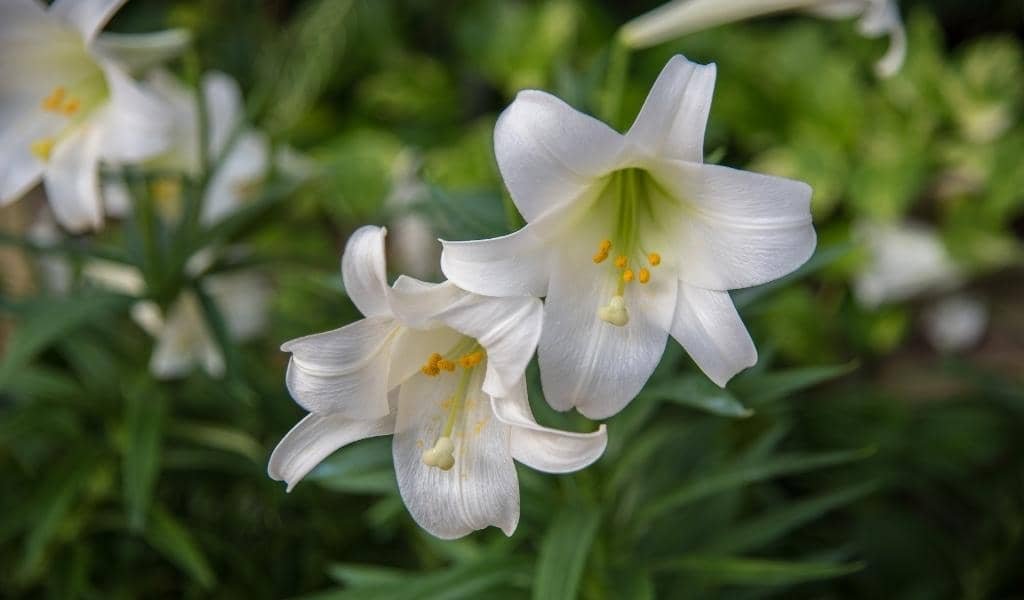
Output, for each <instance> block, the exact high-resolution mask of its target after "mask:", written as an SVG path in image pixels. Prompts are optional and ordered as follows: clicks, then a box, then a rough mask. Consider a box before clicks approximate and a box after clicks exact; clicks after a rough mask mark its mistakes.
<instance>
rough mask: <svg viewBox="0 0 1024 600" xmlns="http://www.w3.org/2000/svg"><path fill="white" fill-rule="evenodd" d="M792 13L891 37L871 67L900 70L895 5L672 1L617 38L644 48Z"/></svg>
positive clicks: (901, 37)
mask: <svg viewBox="0 0 1024 600" xmlns="http://www.w3.org/2000/svg"><path fill="white" fill-rule="evenodd" d="M794 10H804V11H809V12H811V13H813V14H815V15H818V16H820V17H825V18H829V19H851V18H858V19H859V21H858V22H857V26H858V29H859V31H860V33H861V35H863V36H865V37H869V38H876V37H881V36H883V35H888V36H889V49H888V51H887V52H886V53H885V56H883V57H882V59H881V60H879V61H878V63H876V65H875V67H876V70H877V72H878V74H879V75H880V76H882V77H889V76H891V75H893V74H895V73H896V72H897V71H899V70H900V67H902V66H903V61H904V60H905V59H906V55H907V34H906V31H905V29H904V28H903V21H902V19H900V13H899V7H898V6H897V4H896V2H895V0H675V1H674V2H669V3H667V4H663V5H662V6H659V7H658V8H656V9H654V10H652V11H650V12H648V13H646V14H643V15H641V16H639V17H637V18H635V19H633V20H632V21H630V22H629V23H626V24H625V25H623V27H622V31H621V33H620V36H621V39H622V41H623V43H624V44H625V45H626V46H629V47H633V48H647V47H649V46H654V45H655V44H660V43H661V42H664V41H667V40H670V39H673V38H676V37H679V36H682V35H685V34H688V33H693V32H695V31H701V30H703V29H708V28H711V27H715V26H718V25H724V24H726V23H732V22H734V21H742V20H744V19H749V18H752V17H759V16H763V15H770V14H776V13H781V12H787V11H794Z"/></svg>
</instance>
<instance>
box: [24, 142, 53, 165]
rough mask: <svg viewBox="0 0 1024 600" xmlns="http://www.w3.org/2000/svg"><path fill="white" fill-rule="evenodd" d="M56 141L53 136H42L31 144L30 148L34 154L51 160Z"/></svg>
mask: <svg viewBox="0 0 1024 600" xmlns="http://www.w3.org/2000/svg"><path fill="white" fill-rule="evenodd" d="M55 143H56V141H55V140H54V139H53V138H49V137H48V138H41V139H38V140H36V141H34V142H32V145H31V146H29V150H31V151H32V155H33V156H35V157H36V158H38V159H39V160H41V161H47V160H50V154H51V153H52V152H53V145H54V144H55Z"/></svg>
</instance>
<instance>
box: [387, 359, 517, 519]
mask: <svg viewBox="0 0 1024 600" xmlns="http://www.w3.org/2000/svg"><path fill="white" fill-rule="evenodd" d="M457 380H458V378H457V377H437V378H428V377H426V376H423V375H416V376H414V377H413V378H411V379H409V380H408V381H407V382H406V383H404V384H403V385H402V388H401V390H400V392H399V400H398V421H397V423H396V427H395V441H394V447H393V450H394V459H395V474H396V476H397V478H398V489H399V491H400V492H401V495H402V500H403V501H404V502H405V505H406V506H407V507H408V508H409V513H410V514H411V515H412V517H413V519H415V520H416V522H417V523H418V524H419V525H420V527H422V528H424V529H426V530H427V531H428V532H430V533H432V534H433V535H435V536H437V537H439V538H443V539H454V538H458V537H462V536H464V535H466V534H468V533H471V532H473V531H475V530H477V529H483V528H485V527H487V526H488V525H494V526H496V527H500V528H501V530H502V531H504V532H505V534H506V535H512V532H513V531H515V528H516V524H517V523H518V522H519V481H518V479H517V477H516V468H515V464H514V463H513V462H512V455H511V451H510V450H509V427H508V426H507V425H505V424H504V423H502V422H501V421H499V420H498V419H495V418H494V414H493V413H492V412H491V405H490V402H488V400H487V399H486V398H485V397H484V396H483V394H482V393H481V392H480V381H481V377H480V375H479V374H474V376H473V377H472V379H471V381H470V385H469V389H470V394H469V395H468V397H467V398H466V405H465V408H464V410H463V411H462V414H461V418H460V419H458V420H457V423H456V425H455V428H454V430H453V431H452V441H453V442H454V443H455V452H454V457H455V465H454V466H453V467H452V468H451V469H450V470H448V471H442V470H441V469H439V468H437V467H430V466H427V465H425V464H423V458H422V455H423V451H424V450H426V449H428V448H431V447H433V445H434V444H435V442H436V441H437V439H438V437H439V436H440V435H441V433H442V430H443V428H444V425H445V420H446V419H447V416H448V411H447V410H446V409H445V408H444V407H443V406H442V405H443V404H444V403H445V401H446V400H448V398H449V397H451V396H452V394H453V393H454V391H455V387H456V381H457Z"/></svg>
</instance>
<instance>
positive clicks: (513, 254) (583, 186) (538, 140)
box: [441, 56, 816, 419]
mask: <svg viewBox="0 0 1024 600" xmlns="http://www.w3.org/2000/svg"><path fill="white" fill-rule="evenodd" d="M714 82H715V66H714V65H707V66H702V65H698V64H695V63H692V62H690V61H688V60H686V59H685V58H683V57H681V56H676V57H674V58H672V60H670V61H669V63H668V65H666V67H665V69H664V70H663V71H662V72H661V75H660V76H659V77H658V79H657V81H656V82H655V83H654V87H653V88H652V89H651V92H650V94H649V95H648V97H647V100H646V102H645V103H644V105H643V108H642V109H641V110H640V114H639V115H638V116H637V118H636V121H635V122H634V123H633V125H632V127H631V128H630V129H629V131H628V132H627V133H626V134H625V135H620V134H619V133H617V132H615V131H613V130H612V129H610V128H608V127H607V126H606V125H604V124H603V123H601V122H599V121H597V120H595V119H593V118H591V117H589V116H587V115H584V114H582V113H579V112H577V111H575V110H573V109H572V108H571V107H569V106H568V105H567V104H565V103H564V102H562V101H561V100H559V99H558V98H555V97H554V96H551V95H549V94H546V93H543V92H539V91H532V90H531V91H524V92H520V93H519V95H518V96H517V97H516V99H515V101H514V102H513V103H512V105H511V106H509V107H508V108H507V109H506V110H505V112H504V113H502V115H501V117H500V118H499V119H498V123H497V125H496V126H495V132H494V149H495V154H496V156H497V160H498V167H499V168H500V170H501V174H502V176H503V178H504V180H505V183H506V185H507V186H508V189H509V191H510V192H511V194H512V199H513V200H514V201H515V203H516V206H517V207H518V208H519V211H520V212H521V213H522V214H523V216H524V217H525V218H526V220H527V221H528V224H527V226H526V227H524V228H523V229H521V230H519V231H517V232H515V233H513V234H510V235H507V236H504V237H500V238H496V239H492V240H483V241H472V242H443V244H444V252H443V254H442V258H441V268H442V270H443V271H444V273H445V275H446V276H447V277H448V278H449V279H450V280H451V281H452V282H454V283H455V284H456V285H459V286H460V287H463V288H465V289H467V290H470V291H473V292H476V293H479V294H486V295H492V296H510V295H527V296H547V300H546V302H545V312H546V315H545V323H544V333H543V335H542V337H541V340H540V346H539V350H538V354H539V358H540V367H541V378H542V382H543V385H544V393H545V396H546V397H547V400H548V402H549V403H550V404H551V405H552V406H553V407H554V408H556V409H559V410H568V409H570V408H572V407H573V406H575V407H578V408H579V410H580V411H581V412H582V413H583V414H585V415H587V416H588V417H591V418H595V419H599V418H605V417H608V416H610V415H613V414H615V413H617V412H618V411H619V410H621V409H622V408H623V407H624V406H625V405H626V404H627V403H628V402H629V401H630V400H631V399H632V398H633V397H634V396H636V394H637V393H638V392H639V391H640V389H641V388H642V387H643V385H644V383H645V382H646V381H647V379H648V377H650V375H651V373H652V372H653V370H654V367H655V366H656V365H657V364H658V361H659V360H660V358H661V355H662V352H663V350H664V347H665V342H666V340H667V337H668V335H669V334H671V335H672V337H674V338H675V339H676V340H678V341H679V342H680V343H681V344H682V345H683V347H684V348H686V350H687V351H688V352H689V353H690V356H691V357H692V358H693V359H694V361H695V362H696V363H697V365H698V366H699V367H700V368H701V369H703V371H704V372H705V373H706V374H707V375H708V376H709V377H710V378H711V379H712V380H713V381H714V382H715V383H717V384H718V385H721V386H724V385H725V383H726V382H727V381H728V380H729V379H730V378H731V377H732V376H733V375H735V374H736V373H737V372H739V371H740V370H742V369H744V368H746V367H749V366H751V365H753V364H754V363H755V362H756V361H757V351H756V349H755V348H754V344H753V342H752V341H751V339H750V335H749V334H748V333H747V330H746V328H745V327H744V325H743V322H742V321H741V320H740V317H739V315H738V314H737V312H736V309H735V307H734V306H733V303H732V300H731V299H730V297H729V293H728V291H727V290H730V289H735V288H743V287H748V286H753V285H758V284H761V283H765V282H767V281H771V280H773V279H777V278H779V277H782V276H783V275H785V274H787V273H789V272H791V271H793V270H794V269H796V268H797V267H798V266H800V265H801V264H803V263H804V262H805V261H806V260H807V259H808V257H810V256H811V254H812V253H813V251H814V246H815V239H816V238H815V233H814V227H813V226H812V224H811V215H810V199H811V188H810V187H809V186H808V185H807V184H805V183H802V182H798V181H792V180H788V179H782V178H779V177H771V176H767V175H759V174H756V173H750V172H747V171H740V170H736V169H730V168H727V167H722V166H717V165H707V164H703V142H704V129H705V126H706V123H707V118H708V112H709V110H710V106H711V96H712V91H713V88H714Z"/></svg>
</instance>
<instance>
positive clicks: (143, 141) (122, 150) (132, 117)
mask: <svg viewBox="0 0 1024 600" xmlns="http://www.w3.org/2000/svg"><path fill="white" fill-rule="evenodd" d="M101 66H102V67H103V72H104V74H105V75H106V78H107V85H108V86H109V87H110V100H109V104H108V106H107V108H106V110H105V111H104V113H103V115H102V116H101V117H100V120H101V122H102V127H103V130H104V138H103V158H105V159H109V160H113V161H120V162H138V161H141V160H144V159H147V158H150V157H153V156H155V155H157V154H159V153H160V152H163V151H164V150H166V149H167V148H168V146H169V145H170V143H171V132H172V129H173V127H174V124H175V123H174V111H172V110H171V107H169V106H168V105H167V104H166V103H165V102H163V101H162V100H160V98H158V97H157V96H156V95H155V94H152V93H150V92H149V91H148V90H146V89H144V88H143V87H142V86H140V85H139V84H138V83H137V82H136V81H135V80H133V79H132V78H131V77H129V76H128V74H127V73H125V72H124V71H123V70H122V69H121V67H119V66H117V65H116V64H115V63H112V62H110V61H103V62H101Z"/></svg>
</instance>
